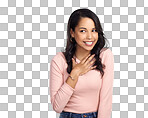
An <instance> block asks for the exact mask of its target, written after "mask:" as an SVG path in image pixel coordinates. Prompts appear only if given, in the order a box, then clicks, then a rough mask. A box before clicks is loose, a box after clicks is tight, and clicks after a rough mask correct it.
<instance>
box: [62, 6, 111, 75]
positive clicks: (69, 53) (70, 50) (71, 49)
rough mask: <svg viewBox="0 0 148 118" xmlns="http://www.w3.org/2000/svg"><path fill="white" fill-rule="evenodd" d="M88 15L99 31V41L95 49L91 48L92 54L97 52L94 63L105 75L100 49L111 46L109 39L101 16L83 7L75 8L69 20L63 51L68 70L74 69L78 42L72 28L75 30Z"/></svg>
mask: <svg viewBox="0 0 148 118" xmlns="http://www.w3.org/2000/svg"><path fill="white" fill-rule="evenodd" d="M86 17H87V18H91V19H92V20H93V21H94V23H95V28H96V31H97V32H98V41H97V43H96V45H95V46H94V47H93V49H92V50H91V55H92V54H95V59H96V62H95V63H94V65H97V67H96V68H95V69H97V70H99V71H100V73H101V76H102V77H103V75H104V71H103V68H105V65H104V64H102V63H101V58H100V51H101V49H102V48H104V47H105V46H106V48H109V47H107V42H108V41H107V39H106V38H105V36H104V33H103V29H102V27H101V23H100V21H99V18H98V17H97V15H96V14H95V13H94V12H92V11H91V10H89V9H87V8H81V9H77V10H75V11H74V12H73V13H72V14H71V16H70V17H69V20H68V25H67V45H66V49H65V51H64V52H62V53H63V55H64V56H65V59H66V61H67V64H68V67H67V72H68V73H69V74H70V72H71V70H72V58H73V56H74V54H75V51H76V44H77V43H76V41H75V39H74V38H72V36H71V34H70V29H72V30H73V31H75V27H76V26H77V25H78V23H79V21H80V19H81V18H86Z"/></svg>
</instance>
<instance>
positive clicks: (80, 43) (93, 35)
mask: <svg viewBox="0 0 148 118" xmlns="http://www.w3.org/2000/svg"><path fill="white" fill-rule="evenodd" d="M71 36H72V37H73V38H75V40H76V42H77V47H76V49H77V50H79V49H84V50H87V51H91V50H92V49H93V47H94V46H95V44H96V42H97V41H98V32H96V28H95V24H94V22H93V20H92V19H90V18H81V19H80V21H79V23H78V25H77V26H76V27H75V32H73V30H72V29H71Z"/></svg>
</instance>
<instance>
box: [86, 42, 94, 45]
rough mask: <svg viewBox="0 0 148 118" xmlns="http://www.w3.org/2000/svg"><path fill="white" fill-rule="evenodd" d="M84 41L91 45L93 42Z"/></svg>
mask: <svg viewBox="0 0 148 118" xmlns="http://www.w3.org/2000/svg"><path fill="white" fill-rule="evenodd" d="M85 43H86V44H89V45H91V44H92V43H93V42H85Z"/></svg>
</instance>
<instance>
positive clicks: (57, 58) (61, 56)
mask: <svg viewBox="0 0 148 118" xmlns="http://www.w3.org/2000/svg"><path fill="white" fill-rule="evenodd" d="M52 60H54V61H58V62H61V61H65V56H64V54H63V52H57V53H56V55H55V56H54V57H53V58H52Z"/></svg>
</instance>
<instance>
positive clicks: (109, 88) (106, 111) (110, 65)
mask: <svg viewBox="0 0 148 118" xmlns="http://www.w3.org/2000/svg"><path fill="white" fill-rule="evenodd" d="M102 61H103V64H105V66H106V68H105V69H104V76H103V77H102V86H101V90H100V98H99V99H100V103H99V108H98V118H111V112H112V93H113V80H114V56H113V53H112V52H111V50H110V49H108V50H106V51H105V52H104V54H103V59H102Z"/></svg>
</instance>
